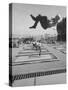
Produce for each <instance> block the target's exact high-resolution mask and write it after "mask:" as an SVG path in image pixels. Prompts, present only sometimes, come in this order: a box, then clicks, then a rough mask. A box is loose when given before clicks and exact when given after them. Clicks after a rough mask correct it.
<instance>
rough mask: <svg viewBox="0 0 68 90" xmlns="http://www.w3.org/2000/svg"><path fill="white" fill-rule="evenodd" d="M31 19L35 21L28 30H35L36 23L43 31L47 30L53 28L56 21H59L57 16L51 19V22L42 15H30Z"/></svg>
mask: <svg viewBox="0 0 68 90" xmlns="http://www.w3.org/2000/svg"><path fill="white" fill-rule="evenodd" d="M30 16H31V18H32V19H33V20H34V21H35V23H34V25H33V26H31V27H29V28H36V26H37V24H38V22H40V24H41V26H42V28H43V29H47V28H49V27H52V26H54V25H55V24H56V23H57V22H58V20H59V19H60V17H59V15H56V16H55V17H54V18H52V19H51V20H49V19H48V18H47V16H42V15H40V14H39V15H38V16H36V17H34V16H33V15H30Z"/></svg>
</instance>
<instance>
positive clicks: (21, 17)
mask: <svg viewBox="0 0 68 90" xmlns="http://www.w3.org/2000/svg"><path fill="white" fill-rule="evenodd" d="M31 14H32V15H33V16H35V17H36V16H37V15H38V14H41V15H42V16H47V17H48V18H49V19H50V18H51V17H55V16H56V15H57V14H59V15H60V16H61V18H63V17H66V7H65V6H52V5H51V6H50V5H31V4H18V3H14V4H12V34H16V35H21V36H29V35H31V36H32V35H34V36H35V35H43V34H44V33H48V34H51V35H54V34H56V35H57V31H56V30H51V29H47V30H44V29H43V28H42V27H41V25H40V23H38V25H37V27H36V29H29V27H30V26H32V25H33V24H34V21H33V20H32V18H31V17H30V15H31Z"/></svg>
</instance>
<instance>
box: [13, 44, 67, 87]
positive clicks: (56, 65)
mask: <svg viewBox="0 0 68 90" xmlns="http://www.w3.org/2000/svg"><path fill="white" fill-rule="evenodd" d="M54 47H56V45H50V44H49V45H48V44H43V45H42V55H41V56H39V55H38V53H39V52H38V51H36V50H32V49H31V45H26V46H25V49H23V47H22V46H21V47H20V48H18V49H17V50H14V49H13V55H12V56H13V60H12V61H13V66H12V74H13V75H18V74H25V73H33V72H44V71H52V70H60V69H66V54H65V53H63V52H61V51H60V50H59V49H56V48H54ZM63 48H64V47H63ZM27 52H28V53H27ZM30 55H31V56H30ZM42 61H43V62H42ZM23 63H24V64H23ZM50 78H52V79H50ZM59 78H60V79H59ZM53 79H54V80H53ZM65 81H66V74H65V73H61V74H54V75H48V76H41V77H38V78H36V85H41V84H59V83H65ZM28 82H29V84H28ZM20 83H21V84H20ZM19 85H20V86H24V85H26V86H27V85H34V78H31V79H24V80H16V81H14V83H13V86H19Z"/></svg>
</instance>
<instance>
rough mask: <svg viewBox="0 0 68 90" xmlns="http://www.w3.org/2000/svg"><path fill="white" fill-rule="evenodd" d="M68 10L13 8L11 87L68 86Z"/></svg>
mask: <svg viewBox="0 0 68 90" xmlns="http://www.w3.org/2000/svg"><path fill="white" fill-rule="evenodd" d="M66 21H67V16H66V6H57V5H39V4H23V3H10V4H9V85H10V86H12V87H20V86H39V85H53V84H66V53H67V52H66V41H67V40H66V23H67V22H66Z"/></svg>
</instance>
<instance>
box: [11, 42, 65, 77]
mask: <svg viewBox="0 0 68 90" xmlns="http://www.w3.org/2000/svg"><path fill="white" fill-rule="evenodd" d="M44 47H45V48H46V49H48V50H49V52H50V53H52V54H53V55H55V56H56V57H57V59H58V60H59V61H56V62H44V63H35V64H34V63H33V64H27V65H17V66H13V67H12V68H13V69H12V70H13V75H16V74H20V73H23V74H24V73H32V72H40V71H48V70H55V69H64V68H66V55H65V54H63V53H62V52H60V51H58V50H56V49H54V48H53V47H49V46H48V45H47V44H44ZM39 59H40V58H39ZM44 59H45V58H44ZM21 60H23V59H22V58H21ZM27 60H28V59H27ZM35 60H36V59H35Z"/></svg>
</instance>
